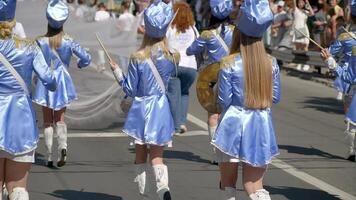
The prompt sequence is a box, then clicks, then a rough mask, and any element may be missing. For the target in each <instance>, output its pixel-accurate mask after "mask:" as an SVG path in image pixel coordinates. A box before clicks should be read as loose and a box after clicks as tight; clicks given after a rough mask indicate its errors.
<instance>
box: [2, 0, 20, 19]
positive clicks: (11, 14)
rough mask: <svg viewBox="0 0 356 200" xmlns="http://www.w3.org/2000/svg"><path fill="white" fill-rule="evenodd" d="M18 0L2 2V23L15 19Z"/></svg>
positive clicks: (3, 0) (4, 0)
mask: <svg viewBox="0 0 356 200" xmlns="http://www.w3.org/2000/svg"><path fill="white" fill-rule="evenodd" d="M16 2H17V1H16V0H0V21H1V22H4V21H11V20H13V19H14V18H15V11H16Z"/></svg>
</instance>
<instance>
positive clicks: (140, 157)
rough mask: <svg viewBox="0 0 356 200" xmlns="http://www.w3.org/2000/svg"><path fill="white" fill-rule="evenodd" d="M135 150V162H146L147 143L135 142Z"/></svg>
mask: <svg viewBox="0 0 356 200" xmlns="http://www.w3.org/2000/svg"><path fill="white" fill-rule="evenodd" d="M135 152H136V158H135V164H142V163H146V162H147V154H148V149H147V145H139V144H136V146H135Z"/></svg>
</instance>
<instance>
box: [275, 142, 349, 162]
mask: <svg viewBox="0 0 356 200" xmlns="http://www.w3.org/2000/svg"><path fill="white" fill-rule="evenodd" d="M278 147H279V148H280V149H284V150H287V151H288V153H296V154H302V155H307V156H321V157H324V158H329V159H341V160H345V158H343V157H341V156H336V155H333V154H330V153H328V152H325V151H321V150H319V149H315V148H314V147H310V148H307V147H299V146H292V145H278Z"/></svg>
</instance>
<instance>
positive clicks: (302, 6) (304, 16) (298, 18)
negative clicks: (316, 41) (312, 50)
mask: <svg viewBox="0 0 356 200" xmlns="http://www.w3.org/2000/svg"><path fill="white" fill-rule="evenodd" d="M312 15H314V12H313V9H311V6H310V4H309V1H308V0H297V5H295V7H294V22H293V23H294V28H295V29H296V30H295V31H294V35H293V43H294V45H295V49H296V50H302V51H308V46H309V39H308V38H307V37H305V36H304V35H306V36H308V37H309V35H310V34H309V29H308V25H307V20H308V17H309V16H312ZM300 32H303V33H304V35H303V34H302V33H300ZM309 68H310V66H309V65H303V70H304V71H308V70H309ZM297 69H298V70H301V69H302V64H298V65H297Z"/></svg>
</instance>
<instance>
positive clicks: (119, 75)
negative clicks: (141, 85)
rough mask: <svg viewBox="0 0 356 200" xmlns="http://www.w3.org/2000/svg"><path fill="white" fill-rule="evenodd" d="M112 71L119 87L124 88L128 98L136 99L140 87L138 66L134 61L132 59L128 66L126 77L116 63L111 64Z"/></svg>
mask: <svg viewBox="0 0 356 200" xmlns="http://www.w3.org/2000/svg"><path fill="white" fill-rule="evenodd" d="M110 65H111V69H112V70H113V73H114V76H115V78H116V80H117V81H118V83H119V85H120V86H121V87H122V89H123V90H124V92H125V93H126V95H127V96H130V97H135V95H136V92H137V85H138V72H137V66H136V63H135V60H134V59H132V58H131V59H130V63H129V66H128V73H127V76H126V77H125V76H124V74H123V72H122V70H121V68H120V67H119V65H118V64H116V63H115V62H111V63H110Z"/></svg>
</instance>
